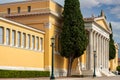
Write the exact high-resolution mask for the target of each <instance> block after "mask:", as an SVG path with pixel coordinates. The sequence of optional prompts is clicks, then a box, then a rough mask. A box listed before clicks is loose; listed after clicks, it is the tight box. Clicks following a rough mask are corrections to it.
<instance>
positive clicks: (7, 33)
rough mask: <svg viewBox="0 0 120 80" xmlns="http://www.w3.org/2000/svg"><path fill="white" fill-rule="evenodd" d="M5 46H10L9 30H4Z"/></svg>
mask: <svg viewBox="0 0 120 80" xmlns="http://www.w3.org/2000/svg"><path fill="white" fill-rule="evenodd" d="M6 44H7V45H9V44H10V29H6Z"/></svg>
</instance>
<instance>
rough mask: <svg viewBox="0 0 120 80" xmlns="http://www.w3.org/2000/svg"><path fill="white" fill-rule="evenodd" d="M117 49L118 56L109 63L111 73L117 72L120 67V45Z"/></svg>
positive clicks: (116, 46)
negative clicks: (119, 54) (119, 57)
mask: <svg viewBox="0 0 120 80" xmlns="http://www.w3.org/2000/svg"><path fill="white" fill-rule="evenodd" d="M115 48H116V56H115V58H114V59H112V60H110V61H109V66H110V70H111V71H116V67H117V66H118V49H119V47H118V44H115Z"/></svg>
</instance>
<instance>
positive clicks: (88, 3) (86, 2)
mask: <svg viewBox="0 0 120 80" xmlns="http://www.w3.org/2000/svg"><path fill="white" fill-rule="evenodd" d="M80 4H81V7H82V8H92V7H95V6H98V5H99V2H98V1H96V0H80Z"/></svg>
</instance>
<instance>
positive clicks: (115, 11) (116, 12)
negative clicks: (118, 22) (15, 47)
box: [110, 5, 120, 18]
mask: <svg viewBox="0 0 120 80" xmlns="http://www.w3.org/2000/svg"><path fill="white" fill-rule="evenodd" d="M110 12H111V14H114V15H116V17H117V18H120V14H119V13H120V5H118V6H115V7H113V8H112V9H111V10H110Z"/></svg>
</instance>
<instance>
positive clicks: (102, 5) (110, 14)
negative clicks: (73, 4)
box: [0, 0, 120, 43]
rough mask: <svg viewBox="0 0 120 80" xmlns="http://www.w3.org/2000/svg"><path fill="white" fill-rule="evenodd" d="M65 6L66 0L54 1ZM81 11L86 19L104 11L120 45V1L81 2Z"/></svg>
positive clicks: (92, 0)
mask: <svg viewBox="0 0 120 80" xmlns="http://www.w3.org/2000/svg"><path fill="white" fill-rule="evenodd" d="M15 1H25V0H0V3H6V2H15ZM54 1H56V2H57V3H59V4H61V5H64V0H54ZM80 4H81V5H80V6H81V11H82V14H83V16H84V17H90V16H91V15H92V14H94V15H95V16H98V15H99V14H100V11H101V10H104V12H105V14H106V16H107V21H108V22H111V23H112V28H113V36H114V40H115V42H117V43H120V36H119V35H120V26H119V25H120V1H119V0H80Z"/></svg>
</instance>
